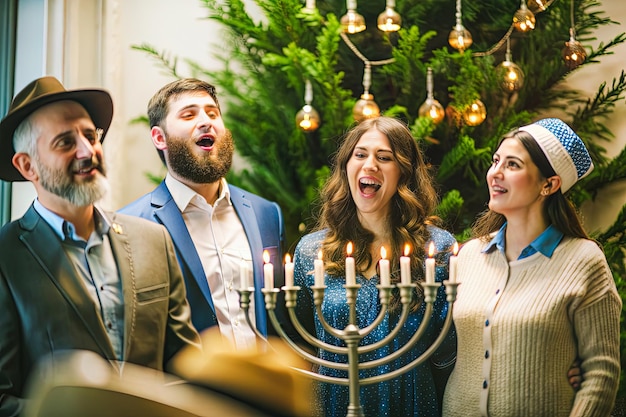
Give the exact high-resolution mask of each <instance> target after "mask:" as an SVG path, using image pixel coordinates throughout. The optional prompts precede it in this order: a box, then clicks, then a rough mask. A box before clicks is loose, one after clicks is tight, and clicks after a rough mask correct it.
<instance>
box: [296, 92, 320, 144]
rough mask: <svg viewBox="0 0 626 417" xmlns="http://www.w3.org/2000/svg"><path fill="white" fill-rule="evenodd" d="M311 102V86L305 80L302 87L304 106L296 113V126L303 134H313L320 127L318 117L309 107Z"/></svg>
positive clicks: (311, 107)
mask: <svg viewBox="0 0 626 417" xmlns="http://www.w3.org/2000/svg"><path fill="white" fill-rule="evenodd" d="M312 101H313V86H312V85H311V81H309V80H306V83H305V86H304V103H305V104H304V106H302V108H301V109H300V111H299V112H298V113H296V126H297V127H298V129H300V130H302V131H304V132H314V131H315V130H317V128H318V127H319V126H320V115H319V113H318V112H317V110H315V109H314V108H313V106H311V102H312Z"/></svg>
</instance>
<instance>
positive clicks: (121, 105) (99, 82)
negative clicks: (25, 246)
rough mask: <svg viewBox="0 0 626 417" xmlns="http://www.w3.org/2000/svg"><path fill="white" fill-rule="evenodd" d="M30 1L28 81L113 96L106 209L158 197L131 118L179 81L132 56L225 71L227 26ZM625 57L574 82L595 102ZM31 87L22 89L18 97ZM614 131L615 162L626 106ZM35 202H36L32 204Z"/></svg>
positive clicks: (605, 204) (610, 5)
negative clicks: (158, 53) (160, 55)
mask: <svg viewBox="0 0 626 417" xmlns="http://www.w3.org/2000/svg"><path fill="white" fill-rule="evenodd" d="M557 1H561V0H557ZM22 3H24V4H31V3H35V4H37V5H38V7H48V8H49V13H47V14H46V16H44V17H43V18H42V20H43V22H39V21H37V22H39V23H37V24H36V25H33V24H32V21H30V22H29V23H30V24H28V25H27V26H25V28H26V29H27V30H30V31H32V30H33V26H38V25H39V24H45V25H47V26H48V29H47V33H48V34H49V35H48V38H49V39H48V40H47V45H46V46H44V50H46V51H48V52H47V54H44V55H45V56H46V57H45V58H42V61H43V62H47V64H45V65H43V67H37V68H36V70H35V71H31V72H29V73H28V77H27V78H29V79H32V78H35V77H37V76H39V75H41V74H39V73H38V71H43V70H42V69H41V68H45V71H48V73H52V74H54V75H57V76H58V77H59V78H60V79H61V80H62V81H63V82H64V83H65V84H66V86H67V87H68V88H79V87H87V86H90V87H93V86H99V87H104V88H106V89H107V90H109V91H110V92H111V94H112V96H113V101H114V103H115V112H114V117H113V123H112V126H111V129H110V131H109V133H108V135H107V138H106V141H105V144H104V148H105V153H106V158H107V161H108V165H109V167H108V168H109V176H110V179H111V182H112V185H113V187H112V188H113V191H112V193H111V195H110V196H109V197H108V198H107V200H106V201H105V206H107V207H108V208H110V209H117V208H120V207H121V206H123V205H125V204H127V203H129V202H130V201H132V200H134V199H135V198H137V197H139V196H140V195H142V194H144V193H146V192H148V191H150V190H151V189H152V188H153V187H154V184H152V183H151V182H150V181H149V180H148V179H147V178H146V173H147V172H151V173H155V174H163V170H162V167H161V162H160V160H159V158H158V156H157V154H156V151H155V150H154V148H153V146H152V144H151V141H150V135H149V129H148V127H147V126H143V125H131V124H130V120H132V119H133V118H135V117H137V116H141V115H144V114H145V112H146V105H147V102H148V100H149V98H150V97H151V96H152V94H153V93H154V92H155V91H156V90H157V89H158V88H160V87H161V86H162V85H164V84H165V83H167V82H169V81H172V80H173V79H174V77H173V76H170V75H167V74H164V73H163V70H162V68H161V67H160V66H159V65H157V64H155V63H154V62H153V61H152V60H151V59H150V58H149V57H148V56H147V55H146V54H144V53H142V52H139V51H135V50H132V49H131V45H136V44H141V43H144V42H147V43H150V44H151V45H153V46H155V47H156V48H157V49H158V50H164V51H167V52H169V53H171V55H172V56H178V57H180V58H181V59H180V60H179V61H180V64H179V68H178V71H179V73H180V74H181V75H190V70H189V69H188V68H187V67H186V65H185V64H184V62H183V61H184V58H190V59H193V60H195V61H197V62H199V63H200V64H201V65H202V66H203V67H205V68H216V66H217V65H218V63H217V62H215V61H214V60H213V59H212V51H215V50H217V49H215V48H219V47H220V43H221V40H222V38H221V35H220V27H219V26H217V24H216V23H214V22H212V21H209V20H206V19H205V16H206V11H205V10H204V9H203V7H202V5H201V2H200V1H199V0H176V1H171V0H20V4H22ZM248 3H251V1H249V2H248ZM603 3H604V4H603V5H602V8H603V10H606V12H607V15H608V16H610V17H611V18H612V19H613V20H616V21H619V22H623V23H621V24H619V25H614V26H612V27H608V28H603V29H602V30H601V31H599V32H598V33H597V38H598V39H599V40H602V41H604V42H606V41H607V40H608V39H609V38H611V37H613V36H615V35H616V34H618V33H621V32H626V2H624V1H616V0H612V1H605V2H603ZM29 15H30V14H29ZM30 16H31V17H32V16H37V15H36V14H34V15H30ZM31 33H32V32H31ZM99 34H100V35H101V36H98V35H99ZM565 40H567V39H566V34H564V41H565ZM594 47H597V43H596V44H594ZM624 56H626V45H624V44H622V45H620V46H618V47H617V48H615V54H614V55H612V56H609V57H605V58H603V59H602V61H601V63H600V64H597V65H588V66H585V67H583V68H581V69H580V70H579V71H576V72H574V74H572V76H571V77H570V79H569V80H568V82H569V84H570V85H571V86H574V87H576V88H578V89H580V90H582V91H585V92H587V93H588V95H589V96H590V97H591V96H592V95H593V94H595V92H596V89H597V87H598V85H599V84H600V82H601V81H603V80H607V81H609V82H610V81H611V80H612V79H613V78H615V77H618V76H619V74H620V71H621V70H622V69H623V68H624ZM31 69H32V67H31ZM19 73H20V70H18V74H19ZM22 82H23V80H21V81H20V83H22ZM16 84H17V83H16ZM23 85H24V84H22V85H16V91H17V90H19V88H21V87H23ZM607 126H608V127H609V128H610V129H611V130H612V131H613V132H614V133H615V135H616V139H615V141H614V142H613V143H608V144H607V149H608V150H609V155H611V156H614V155H616V154H617V153H618V152H619V151H620V150H621V149H622V148H623V147H624V146H625V145H626V103H625V102H624V100H622V101H621V102H620V103H619V104H618V105H617V108H616V111H615V113H614V114H613V115H612V116H611V118H610V119H609V120H607ZM18 188H19V187H18ZM30 199H32V198H31V197H30V196H29V197H28V198H27V199H26V200H28V201H29V200H30ZM625 202H626V183H622V184H618V185H615V186H612V187H610V189H607V190H604V192H603V193H602V194H601V195H600V196H599V197H598V199H597V201H596V202H595V203H593V204H587V205H586V206H585V207H584V215H585V218H586V224H587V226H588V228H589V229H591V230H594V229H601V228H605V227H607V226H608V225H610V224H612V222H613V221H614V219H615V218H616V216H617V213H618V211H619V209H620V208H621V207H622V205H623V204H624V203H625ZM22 212H23V209H21V208H19V209H16V210H15V211H14V214H13V216H14V217H16V216H20V215H21V214H22Z"/></svg>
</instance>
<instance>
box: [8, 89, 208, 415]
mask: <svg viewBox="0 0 626 417" xmlns="http://www.w3.org/2000/svg"><path fill="white" fill-rule="evenodd" d="M112 116H113V103H112V100H111V97H110V95H109V94H108V93H107V92H106V91H104V90H98V89H91V90H66V89H65V88H64V87H63V85H62V84H61V83H60V82H59V81H58V80H57V79H56V78H54V77H42V78H39V79H37V80H35V81H33V82H32V83H30V84H29V85H27V86H26V87H25V88H24V89H23V90H22V91H21V92H20V93H18V94H17V95H16V97H15V98H14V99H13V102H12V103H11V106H10V109H9V112H8V114H7V115H6V116H5V117H4V118H3V119H2V121H1V122H0V179H2V180H4V181H27V180H28V181H30V182H31V183H32V184H33V186H34V187H35V190H36V191H37V199H36V200H35V201H34V202H33V204H32V205H31V206H30V208H29V209H28V210H27V212H26V213H25V214H24V216H23V217H21V218H20V219H17V220H15V221H13V222H11V223H8V224H6V225H5V226H3V227H2V229H1V230H0V254H1V255H0V416H16V415H18V414H20V413H21V411H22V408H23V407H24V405H25V404H26V400H25V399H24V395H25V393H26V389H25V387H26V385H27V382H28V380H29V379H30V378H32V376H33V375H32V374H34V373H35V372H34V369H35V366H36V364H37V362H39V361H40V360H42V359H44V358H48V359H52V360H53V363H54V360H55V359H56V357H57V355H58V354H59V353H60V352H61V351H71V350H86V351H91V352H95V353H97V354H98V355H100V356H102V357H103V358H105V359H107V360H108V362H107V363H110V364H111V365H112V368H111V369H115V370H118V371H119V370H120V369H121V368H122V365H121V363H122V362H130V363H134V364H137V365H141V366H146V367H150V368H154V369H157V370H162V369H164V368H165V366H166V365H168V362H169V361H170V360H171V359H172V358H173V356H174V355H175V354H176V353H177V352H178V351H179V350H180V349H182V348H183V347H189V346H191V347H192V349H193V348H196V349H199V348H200V338H199V335H198V333H197V332H196V330H195V329H194V328H193V326H192V324H191V320H190V309H189V304H188V302H187V300H186V297H185V286H184V282H183V277H182V274H181V271H180V268H179V266H178V263H177V262H176V255H175V252H174V248H173V244H172V240H171V238H170V236H169V234H168V233H167V231H166V230H165V228H164V227H162V226H159V225H156V224H154V223H151V222H148V221H146V220H143V219H139V218H136V217H131V216H127V215H123V214H118V213H109V212H106V211H104V210H102V209H100V208H99V207H97V205H96V204H95V203H96V202H97V201H98V200H99V199H100V198H101V197H102V196H103V195H104V194H105V193H106V191H107V189H108V182H107V180H106V176H105V165H104V152H103V149H102V144H101V141H102V140H103V139H104V137H105V135H106V132H107V130H108V128H109V126H110V123H111V118H112Z"/></svg>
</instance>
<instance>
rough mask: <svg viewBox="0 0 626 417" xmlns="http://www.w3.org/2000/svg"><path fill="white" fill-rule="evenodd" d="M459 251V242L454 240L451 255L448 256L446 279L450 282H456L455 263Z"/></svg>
mask: <svg viewBox="0 0 626 417" xmlns="http://www.w3.org/2000/svg"><path fill="white" fill-rule="evenodd" d="M457 253H459V244H458V243H457V242H454V247H453V248H452V256H450V268H449V271H448V280H449V281H450V282H456V263H457V262H458V260H459V258H458V257H457V256H456V254H457Z"/></svg>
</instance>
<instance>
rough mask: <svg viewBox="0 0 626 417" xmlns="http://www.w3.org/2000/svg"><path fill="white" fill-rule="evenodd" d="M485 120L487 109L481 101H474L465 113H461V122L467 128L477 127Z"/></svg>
mask: <svg viewBox="0 0 626 417" xmlns="http://www.w3.org/2000/svg"><path fill="white" fill-rule="evenodd" d="M486 118H487V108H486V107H485V105H484V104H483V102H482V101H480V100H479V99H476V100H475V101H474V102H473V103H472V104H471V105H470V106H469V107H468V108H467V109H465V111H464V112H463V120H464V121H465V124H466V125H468V126H478V125H479V124H481V123H482V122H484V121H485V119H486Z"/></svg>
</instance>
